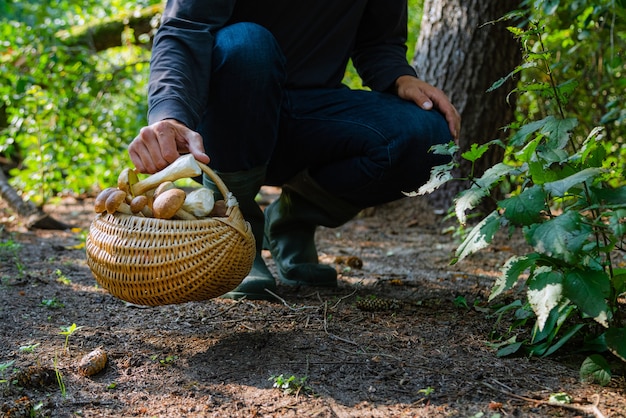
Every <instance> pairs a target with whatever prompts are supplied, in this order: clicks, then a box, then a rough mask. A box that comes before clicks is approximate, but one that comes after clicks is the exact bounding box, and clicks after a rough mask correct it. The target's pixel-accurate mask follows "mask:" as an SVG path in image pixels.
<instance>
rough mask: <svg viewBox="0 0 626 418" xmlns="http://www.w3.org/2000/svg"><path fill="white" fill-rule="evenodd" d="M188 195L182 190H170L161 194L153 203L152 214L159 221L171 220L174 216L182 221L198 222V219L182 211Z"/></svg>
mask: <svg viewBox="0 0 626 418" xmlns="http://www.w3.org/2000/svg"><path fill="white" fill-rule="evenodd" d="M185 196H186V193H185V191H184V190H182V189H177V188H173V189H169V190H166V191H164V192H162V193H160V194H159V195H158V196H157V197H155V198H154V202H153V203H152V213H153V214H154V217H155V218H158V219H171V218H173V217H174V216H176V217H177V218H180V219H186V220H196V219H197V218H196V217H195V216H193V215H192V214H190V213H188V212H187V211H185V210H183V209H182V206H183V203H185Z"/></svg>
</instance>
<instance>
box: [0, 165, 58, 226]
mask: <svg viewBox="0 0 626 418" xmlns="http://www.w3.org/2000/svg"><path fill="white" fill-rule="evenodd" d="M0 198H2V200H4V201H5V202H6V203H7V205H8V206H9V208H11V209H12V210H13V211H14V212H15V213H16V214H17V215H18V216H19V218H20V219H21V220H23V221H24V224H25V225H26V227H27V228H29V229H30V228H39V229H59V230H64V229H69V228H70V225H67V224H65V223H63V222H60V221H57V220H56V219H54V218H53V217H51V216H49V215H47V214H46V213H44V212H43V211H42V210H41V209H39V208H38V207H36V206H35V205H34V204H33V202H30V201H24V200H22V198H21V197H20V195H19V194H17V192H16V191H15V189H14V188H13V187H11V185H10V184H9V182H8V181H7V178H6V176H5V175H4V171H3V170H2V169H0Z"/></svg>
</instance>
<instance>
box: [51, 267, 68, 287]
mask: <svg viewBox="0 0 626 418" xmlns="http://www.w3.org/2000/svg"><path fill="white" fill-rule="evenodd" d="M54 274H56V275H57V282H59V283H61V284H64V285H68V286H69V285H71V284H72V281H71V280H70V279H69V278H68V277H67V276H66V275H65V274H63V272H62V271H61V270H59V269H56V271H55V272H54Z"/></svg>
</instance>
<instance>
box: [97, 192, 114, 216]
mask: <svg viewBox="0 0 626 418" xmlns="http://www.w3.org/2000/svg"><path fill="white" fill-rule="evenodd" d="M116 190H117V189H116V188H115V187H107V188H106V189H104V190H102V191H101V192H100V193H98V196H96V200H95V201H94V203H93V209H94V210H95V211H96V213H102V212H104V211H106V210H107V208H106V201H107V199H108V197H109V196H110V195H111V193H113V192H114V191H116Z"/></svg>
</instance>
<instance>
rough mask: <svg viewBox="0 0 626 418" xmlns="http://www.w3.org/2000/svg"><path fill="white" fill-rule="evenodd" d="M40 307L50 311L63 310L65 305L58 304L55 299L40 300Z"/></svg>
mask: <svg viewBox="0 0 626 418" xmlns="http://www.w3.org/2000/svg"><path fill="white" fill-rule="evenodd" d="M41 306H45V307H46V308H50V309H59V308H65V305H64V304H63V303H62V302H59V301H58V299H57V298H52V299H42V301H41Z"/></svg>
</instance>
